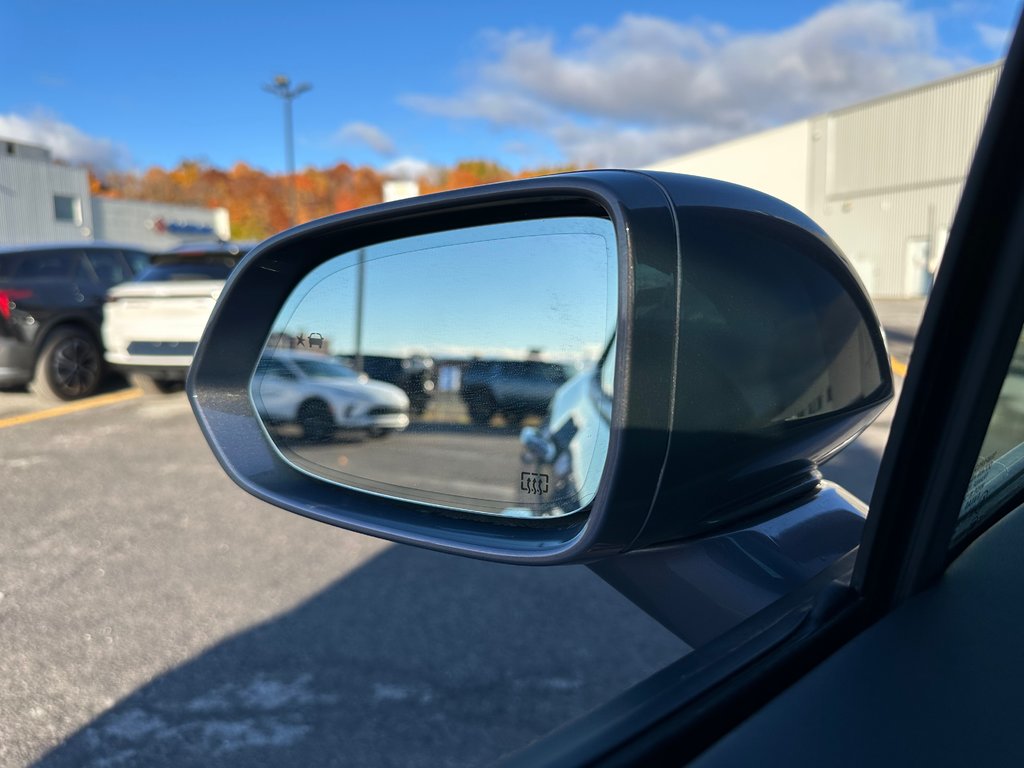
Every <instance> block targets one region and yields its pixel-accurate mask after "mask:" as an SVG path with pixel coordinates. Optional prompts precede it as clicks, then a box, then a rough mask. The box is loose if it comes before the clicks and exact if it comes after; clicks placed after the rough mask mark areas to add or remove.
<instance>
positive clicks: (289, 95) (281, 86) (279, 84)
mask: <svg viewBox="0 0 1024 768" xmlns="http://www.w3.org/2000/svg"><path fill="white" fill-rule="evenodd" d="M312 87H313V86H312V85H310V84H309V83H299V84H298V85H296V86H295V87H292V81H291V80H290V79H289V78H288V76H287V75H278V76H277V77H275V78H274V82H272V83H268V84H266V85H264V86H263V90H264V91H266V92H267V93H272V94H273V95H274V96H278V97H280V98H281V100H282V101H283V102H284V155H285V157H284V159H285V163H286V164H287V168H288V179H289V181H290V183H291V191H290V194H291V223H292V226H293V227H294V226H295V224H296V221H295V220H296V218H297V216H298V204H297V201H296V191H295V144H294V142H293V141H292V102H293V101H295V98H296V97H297V96H301V95H302V94H304V93H305V92H306V91H308V90H310V89H311V88H312Z"/></svg>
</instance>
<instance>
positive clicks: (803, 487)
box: [188, 171, 893, 564]
mask: <svg viewBox="0 0 1024 768" xmlns="http://www.w3.org/2000/svg"><path fill="white" fill-rule="evenodd" d="M559 216H598V217H603V218H606V219H608V220H609V221H610V222H611V223H612V225H613V227H614V231H615V235H616V248H617V258H618V320H617V325H616V340H617V345H618V352H617V355H616V358H615V370H614V397H613V401H612V406H611V413H610V444H609V446H608V454H607V459H606V463H605V467H604V473H603V476H602V478H601V482H600V485H599V486H598V489H597V495H596V498H595V499H594V500H593V502H592V503H590V504H589V505H588V506H586V507H585V508H584V509H581V510H580V511H578V512H575V513H573V514H570V515H567V516H565V517H559V518H555V519H545V518H530V519H521V518H498V517H488V516H482V515H477V514H473V513H471V512H465V511H460V510H457V509H452V508H446V507H443V506H432V505H427V504H423V503H415V502H409V501H401V500H398V499H393V498H384V497H381V496H378V495H374V494H372V493H367V492H365V491H364V490H360V489H358V488H355V487H345V486H342V485H338V484H336V483H331V482H327V481H325V480H323V479H321V478H316V477H311V476H310V475H309V474H307V473H306V472H303V471H301V470H300V469H298V468H296V466H294V465H293V464H292V463H290V462H289V461H287V460H286V459H285V457H284V456H283V455H282V454H281V453H280V452H279V451H278V450H277V449H276V448H275V445H274V443H273V441H272V440H271V439H270V437H269V435H268V433H267V431H266V429H265V428H264V427H263V424H262V422H261V421H260V419H259V416H258V414H257V412H256V409H255V406H254V404H253V402H252V398H251V397H250V392H249V385H250V380H251V378H252V376H253V372H254V370H255V368H256V366H257V362H258V360H259V359H260V356H261V354H262V352H263V349H264V344H265V343H266V341H267V338H268V336H269V334H270V333H271V330H272V324H273V322H274V319H275V317H276V316H277V313H278V311H279V310H280V309H281V307H282V306H283V305H284V303H285V301H286V300H287V299H288V297H289V296H290V294H291V293H292V291H293V289H294V288H295V287H296V286H297V285H298V284H299V283H300V281H301V280H302V279H303V278H304V277H305V276H306V275H308V274H309V273H310V272H311V271H312V270H314V269H315V268H316V267H318V266H319V265H321V264H323V263H324V262H326V261H327V260H328V259H331V258H332V257H334V256H336V255H337V254H339V253H343V252H347V251H352V250H355V249H358V248H363V247H368V246H372V245H375V244H378V243H383V242H387V241H392V240H396V239H399V238H403V237H411V236H415V235H423V234H427V233H437V232H444V231H448V230H454V229H460V228H465V227H472V226H479V225H486V224H497V223H502V222H512V221H526V220H530V219H546V218H552V217H559ZM499 311H501V310H500V309H499ZM892 392H893V384H892V374H891V371H890V369H889V364H888V354H887V351H886V348H885V343H884V339H883V335H882V332H881V329H880V326H879V323H878V320H877V318H876V316H875V314H874V310H873V308H872V306H871V303H870V301H869V299H868V298H867V296H866V293H865V292H864V289H863V287H862V286H861V284H860V282H859V281H858V279H857V277H856V275H855V273H854V272H853V270H852V268H851V267H850V265H849V264H848V262H847V261H846V260H845V258H844V257H843V256H842V255H841V254H840V252H839V250H838V248H837V247H836V246H835V244H834V243H833V242H832V241H831V240H830V239H829V238H828V236H827V235H826V234H825V233H824V232H823V231H822V230H821V229H820V228H819V227H817V225H815V224H814V223H813V222H812V221H811V220H810V219H809V218H807V217H806V216H805V215H803V214H802V213H800V212H799V211H797V210H796V209H794V208H792V207H790V206H788V205H787V204H785V203H782V202H781V201H779V200H776V199H774V198H771V197H769V196H767V195H764V194H762V193H759V192H755V191H753V190H749V189H746V188H743V187H739V186H736V185H732V184H727V183H724V182H717V181H712V180H709V179H702V178H697V177H688V176H679V175H675V174H666V173H647V172H637V171H593V172H582V173H572V174H564V175H557V176H549V177H543V178H538V179H529V180H524V181H516V182H508V183H503V184H494V185H489V186H484V187H477V188H473V189H469V190H459V191H455V192H447V193H441V194H437V195H430V196H425V197H422V198H413V199H410V200H402V201H398V202H394V203H387V204H383V205H379V206H374V207H371V208H366V209H362V210H358V211H352V212H349V213H343V214H338V215H336V216H332V217H328V218H326V219H322V220H319V221H314V222H310V223H308V224H305V225H302V226H299V227H296V228H295V229H292V230H290V231H288V232H285V233H282V234H280V235H277V236H275V237H273V238H271V239H269V240H267V241H265V242H264V243H262V244H260V245H259V246H258V247H257V248H255V249H253V250H252V251H251V252H250V253H249V254H248V256H247V257H246V258H245V259H244V260H243V262H242V263H241V264H240V265H239V267H238V268H237V269H236V270H235V272H234V273H233V274H232V276H231V278H230V279H229V281H228V283H227V285H226V286H225V289H224V292H223V294H222V296H221V299H220V301H219V303H218V305H217V308H216V309H215V311H214V313H213V316H212V317H211V320H210V323H209V325H208V326H207V330H206V333H205V335H204V337H203V341H202V343H201V344H200V346H199V349H198V350H197V353H196V356H195V360H194V362H193V365H192V369H191V371H190V374H189V380H188V393H189V397H190V400H191V403H192V405H193V408H194V410H195V412H196V416H197V418H198V420H199V423H200V425H201V427H202V429H203V432H204V434H205V436H206V438H207V440H208V441H209V442H210V445H211V447H212V448H213V451H214V453H215V454H216V456H217V457H218V459H219V460H220V462H221V464H222V466H223V467H224V468H225V470H226V471H227V472H228V474H229V475H230V476H231V477H232V478H233V479H234V480H235V481H236V482H237V483H238V484H239V485H240V486H241V487H243V488H244V489H245V490H247V491H249V492H250V493H253V494H254V495H256V496H258V497H259V498H262V499H264V500H265V501H268V502H270V503H272V504H275V505H277V506H280V507H283V508H285V509H288V510H291V511H293V512H297V513H299V514H302V515H305V516H307V517H311V518H314V519H317V520H321V521H323V522H328V523H332V524H334V525H339V526H342V527H345V528H348V529H351V530H354V531H358V532H361V533H366V534H370V535H374V536H379V537H382V538H386V539H390V540H393V541H398V542H404V543H409V544H416V545H420V546H425V547H429V548H432V549H437V550H442V551H447V552H452V553H456V554H462V555H468V556H473V557H479V558H484V559H491V560H498V561H503V562H518V563H535V564H553V563H566V562H593V561H596V560H599V559H601V558H603V557H605V556H608V555H617V554H622V553H625V552H629V551H632V550H637V549H644V548H650V547H656V546H663V545H667V544H672V543H675V542H679V541H684V540H688V539H694V538H700V537H704V536H707V535H710V534H712V533H717V532H721V531H724V530H728V529H730V528H732V527H736V526H739V525H741V524H749V523H751V522H756V521H757V520H763V519H766V518H767V517H770V516H771V515H772V510H773V509H774V508H776V507H783V506H786V505H790V506H791V505H792V503H793V502H794V500H796V499H799V498H801V497H802V496H805V495H808V494H812V493H814V491H815V490H816V489H817V488H818V484H819V481H820V474H819V473H818V466H819V465H820V464H821V463H822V462H823V461H825V460H827V459H828V458H830V457H831V456H832V455H833V454H835V453H836V452H837V451H839V450H840V449H841V448H842V447H844V446H845V445H847V444H848V443H849V442H851V441H852V440H853V439H854V438H856V436H857V435H858V434H860V432H861V431H862V430H863V429H864V428H865V427H866V426H867V425H868V424H870V422H871V421H872V420H873V419H874V418H875V417H876V416H877V415H878V414H879V413H880V412H881V410H882V409H883V408H884V407H885V405H886V404H887V403H888V402H889V400H890V399H891V397H892ZM528 437H530V438H532V439H533V441H534V443H536V444H537V445H538V446H539V447H544V443H543V439H542V438H543V436H541V435H538V434H536V433H534V434H532V435H528ZM545 439H546V438H545Z"/></svg>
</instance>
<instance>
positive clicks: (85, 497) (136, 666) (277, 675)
mask: <svg viewBox="0 0 1024 768" xmlns="http://www.w3.org/2000/svg"><path fill="white" fill-rule="evenodd" d="M897 310H898V311H897ZM919 310H920V306H919V305H918V306H917V308H916V309H915V308H914V307H911V308H910V309H907V307H905V306H903V305H900V306H898V307H896V309H894V310H892V312H891V314H893V315H898V316H899V317H904V316H905V317H907V318H910V317H911V316H912V315H914V314H915V313H916V314H917V315H919V314H920V311H919ZM882 314H883V320H884V319H885V314H884V311H883V312H882ZM901 322H902V321H901ZM913 322H914V321H913V319H910V320H906V323H907V327H908V328H909V331H908V333H907V338H906V341H905V342H904V341H901V342H900V343H904V344H905V348H902V349H903V350H904V353H905V354H906V355H907V356H909V351H910V344H912V341H913V330H914V326H913ZM886 327H887V329H889V325H887V326H886ZM893 327H894V329H895V330H897V331H900V328H897V327H896V324H893ZM889 337H890V344H893V341H894V338H893V337H894V334H893V333H892V331H891V330H890V334H889ZM894 354H897V355H899V354H900V352H899V350H897V349H895V345H894ZM904 360H905V358H904ZM104 397H106V398H108V399H107V400H105V401H103V402H102V404H101V405H100V407H96V408H88V409H75V408H71V409H68V410H65V411H60V412H57V413H53V412H47V414H42V416H47V415H48V417H46V418H42V417H41V415H40V413H39V411H40V409H42V408H44V407H45V406H44V405H42V404H40V403H39V402H37V401H35V400H34V399H33V398H32V397H31V396H30V395H27V394H17V393H16V394H7V393H3V394H0V478H2V485H0V765H2V766H20V765H26V764H38V765H41V766H135V765H144V766H189V765H203V766H250V765H292V764H296V765H308V766H335V765H337V766H347V765H353V766H368V765H401V766H416V765H422V766H439V765H479V764H483V763H486V762H488V761H490V760H493V759H495V758H497V757H499V756H500V755H502V754H505V753H507V752H509V751H512V750H515V749H517V748H519V747H521V746H524V745H525V744H527V743H529V742H530V741H532V740H534V739H536V738H538V737H540V736H542V735H543V734H545V733H546V732H548V731H549V730H551V729H552V728H554V727H557V726H558V725H560V724H562V723H564V722H566V721H568V720H569V719H571V718H572V717H575V716H577V715H579V714H582V713H583V712H585V711H587V710H589V709H591V708H593V707H594V706H596V705H597V704H600V703H602V702H604V701H606V700H608V699H610V698H611V697H612V696H614V695H615V694H616V693H617V692H619V691H622V690H624V689H625V688H627V687H628V686H630V685H632V684H634V683H636V682H638V681H640V680H642V679H643V678H644V677H646V676H647V675H649V674H650V673H652V672H653V671H655V670H656V669H658V668H660V667H662V666H664V665H665V664H667V663H669V662H671V661H673V660H674V659H675V658H677V657H678V656H679V655H681V654H683V653H685V652H686V650H687V649H686V648H685V646H684V645H683V644H682V643H680V642H679V641H678V640H677V639H676V638H674V636H672V635H670V634H669V633H668V632H667V631H665V630H664V629H662V628H661V627H660V625H658V624H656V623H655V622H654V621H652V620H651V619H649V618H648V617H647V616H646V615H645V614H643V613H642V612H641V611H639V610H638V609H636V608H635V607H634V606H632V605H631V604H630V603H629V602H628V601H626V600H625V599H624V598H622V597H620V596H619V595H618V594H617V593H616V592H614V591H613V590H612V589H611V588H609V587H607V586H606V585H605V584H604V583H603V582H601V581H600V580H599V579H598V578H597V577H595V576H593V575H592V574H591V573H590V572H589V571H587V570H586V569H584V568H578V567H566V568H541V569H537V568H521V567H515V566H501V565H494V564H487V563H480V562H476V561H472V560H466V559H461V558H456V557H451V556H446V555H439V554H434V553H430V552H425V551H422V550H417V549H413V548H410V547H401V546H393V545H389V544H386V543H384V542H381V541H377V540H374V539H370V538H367V537H363V536H359V535H356V534H351V533H348V532H345V531H341V530H339V529H336V528H332V527H329V526H325V525H321V524H319V523H314V522H312V521H308V520H305V519H303V518H300V517H298V516H294V515H290V514H288V513H285V512H283V511H280V510H277V509H274V508H272V507H269V506H268V505H265V504H263V503H261V502H259V501H257V500H255V499H253V498H252V497H250V496H248V495H246V494H245V493H243V492H242V491H241V490H239V489H238V488H236V487H235V486H234V485H233V484H232V483H231V482H230V481H229V480H228V479H227V478H226V476H224V474H223V473H222V471H221V470H220V468H219V467H218V465H217V464H216V462H215V460H214V459H213V457H212V455H211V454H210V452H209V449H208V448H207V447H206V445H205V442H204V441H203V439H202V437H201V436H200V434H199V430H198V428H197V426H196V424H195V421H194V419H193V417H192V415H191V412H190V410H189V408H188V405H187V402H186V400H185V397H184V396H183V395H182V394H181V393H178V394H175V395H171V396H168V397H156V398H149V397H146V398H143V397H140V396H138V394H137V393H135V392H131V391H113V392H110V393H108V394H106V395H104ZM890 418H891V411H890V412H887V413H886V414H885V415H884V416H883V417H882V418H881V419H880V420H879V423H878V424H877V425H876V426H875V427H872V428H871V429H870V430H869V431H868V433H866V434H865V435H864V436H863V437H862V438H861V439H860V440H859V441H858V442H857V443H855V444H854V445H853V446H851V447H850V448H848V449H847V450H846V451H844V452H843V453H842V454H840V456H839V457H838V458H837V459H836V460H834V461H833V462H831V463H830V464H829V465H828V466H827V467H826V468H825V474H826V475H827V476H829V477H831V478H834V479H837V480H839V481H841V482H842V483H843V484H844V485H846V486H847V487H848V488H849V489H850V490H851V491H853V492H854V493H856V494H857V495H859V496H861V498H864V499H867V498H868V497H869V496H870V491H871V486H872V484H873V482H874V475H875V473H876V472H877V464H878V460H879V458H880V456H881V450H882V447H883V446H884V442H885V437H886V434H887V430H888V420H889V419H890Z"/></svg>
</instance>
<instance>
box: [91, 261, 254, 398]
mask: <svg viewBox="0 0 1024 768" xmlns="http://www.w3.org/2000/svg"><path fill="white" fill-rule="evenodd" d="M250 248H251V244H249V243H221V242H216V243H190V244H187V245H183V246H179V247H177V248H175V249H172V250H170V251H167V252H165V253H163V254H160V255H158V256H155V257H154V259H153V263H152V265H151V266H150V267H149V268H148V269H145V270H143V271H142V272H141V273H139V274H138V275H136V277H135V278H134V279H133V280H132V281H130V282H128V283H122V284H121V285H119V286H116V287H114V288H112V289H111V290H110V291H109V292H108V293H107V297H106V303H105V304H104V308H103V345H104V347H105V349H106V352H105V357H106V360H107V362H108V363H109V364H110V365H112V366H113V367H114V368H116V369H118V370H120V371H121V372H122V373H124V374H126V375H127V376H128V378H129V380H130V381H131V382H132V383H133V384H134V385H135V386H137V387H140V388H141V389H143V390H145V391H147V392H161V391H165V390H167V389H168V388H170V387H172V386H173V385H174V384H177V383H181V382H183V381H184V380H185V375H186V374H187V373H188V367H189V365H191V363H192V355H193V354H194V353H195V350H196V346H197V345H198V344H199V339H200V338H201V337H202V335H203V330H204V329H205V328H206V323H207V321H208V320H209V319H210V313H211V312H212V311H213V306H214V304H215V303H216V301H217V298H218V297H219V296H220V292H221V289H222V288H223V287H224V281H225V280H227V277H228V275H229V274H231V270H232V269H234V267H235V265H236V264H237V263H238V262H239V261H240V260H241V258H242V257H243V256H244V255H245V254H246V253H247V252H248V250H249V249H250Z"/></svg>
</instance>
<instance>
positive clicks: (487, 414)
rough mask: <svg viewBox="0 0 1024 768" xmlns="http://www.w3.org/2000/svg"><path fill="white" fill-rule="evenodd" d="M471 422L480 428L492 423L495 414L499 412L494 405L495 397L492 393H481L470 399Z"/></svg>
mask: <svg viewBox="0 0 1024 768" xmlns="http://www.w3.org/2000/svg"><path fill="white" fill-rule="evenodd" d="M468 407H469V420H470V421H472V422H473V423H474V424H476V425H477V426H480V427H484V426H487V425H488V424H490V423H491V419H492V418H493V417H494V414H495V412H496V411H497V410H498V408H497V405H495V403H494V397H493V396H492V395H491V393H490V392H480V393H478V394H476V395H474V396H473V397H471V398H469V403H468Z"/></svg>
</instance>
